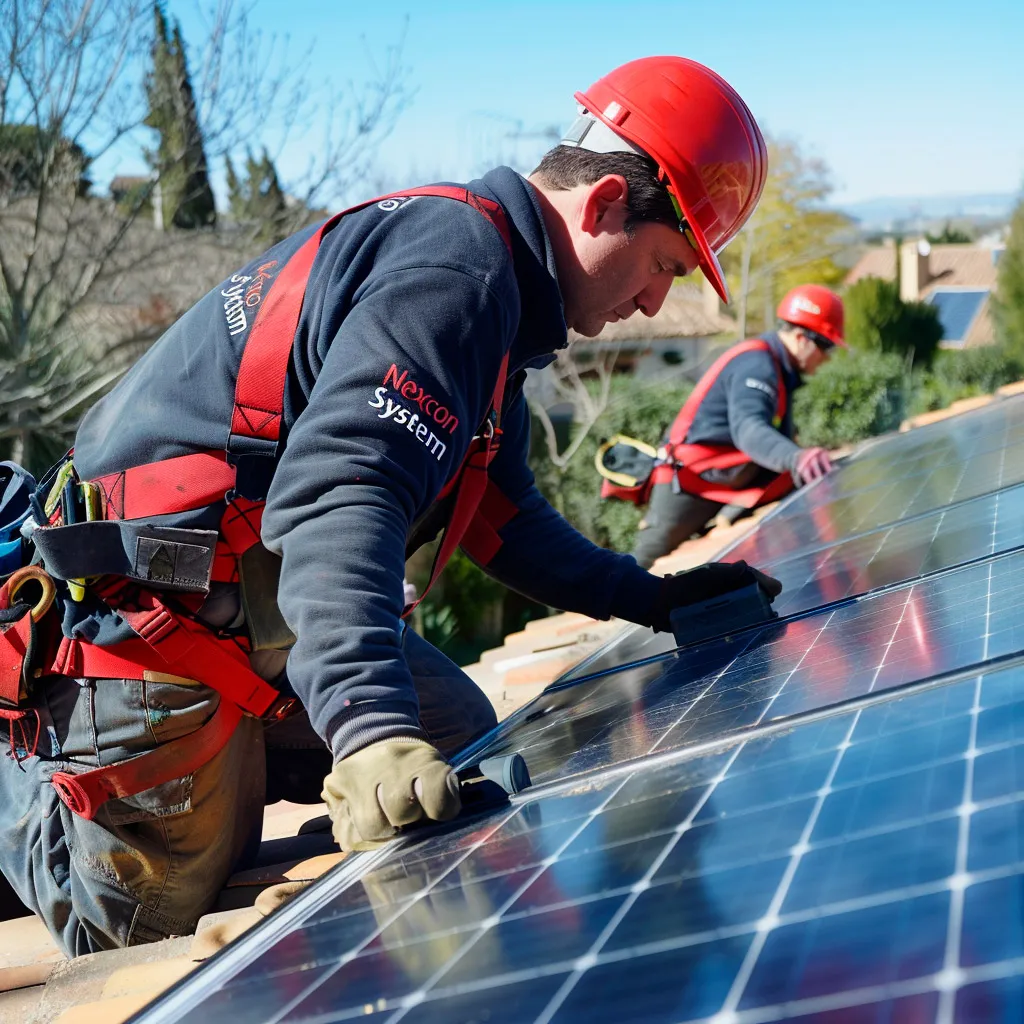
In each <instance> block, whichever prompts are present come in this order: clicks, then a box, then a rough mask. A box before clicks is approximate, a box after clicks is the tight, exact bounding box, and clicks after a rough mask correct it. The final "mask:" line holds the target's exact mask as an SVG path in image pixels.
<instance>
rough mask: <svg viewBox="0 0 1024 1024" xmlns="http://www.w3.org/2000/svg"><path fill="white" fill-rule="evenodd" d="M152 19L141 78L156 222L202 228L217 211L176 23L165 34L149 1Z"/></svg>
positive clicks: (161, 17)
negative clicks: (151, 134) (152, 141)
mask: <svg viewBox="0 0 1024 1024" xmlns="http://www.w3.org/2000/svg"><path fill="white" fill-rule="evenodd" d="M153 20H154V25H155V27H154V33H153V44H152V48H151V51H150V52H151V54H152V60H153V65H152V68H151V70H150V72H149V74H148V75H147V76H146V98H147V100H148V101H149V113H148V114H147V115H146V118H145V122H144V123H145V124H146V125H147V127H149V128H152V129H153V130H154V131H155V132H156V133H157V135H158V137H159V142H158V143H157V148H156V149H155V150H149V151H147V152H146V160H147V162H148V163H149V165H150V167H152V168H153V170H154V171H156V173H157V175H158V176H159V179H160V200H159V202H160V208H161V210H160V213H161V221H162V223H163V224H164V225H170V224H173V225H174V226H175V227H177V228H199V227H208V226H210V225H213V224H214V223H216V220H217V210H216V207H215V206H214V202H213V190H212V189H211V188H210V178H209V175H208V174H207V169H206V153H205V152H204V151H203V133H202V131H201V129H200V127H199V117H198V113H197V111H196V101H195V94H194V93H193V91H192V80H191V79H190V77H189V73H188V62H187V59H186V56H185V44H184V42H183V41H182V38H181V26H180V25H179V24H178V23H177V22H175V24H174V31H173V32H171V33H170V35H168V26H167V18H166V16H165V14H164V11H163V6H162V4H161V2H160V0H158V2H157V3H154V5H153Z"/></svg>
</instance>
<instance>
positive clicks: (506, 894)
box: [146, 666, 1024, 1024]
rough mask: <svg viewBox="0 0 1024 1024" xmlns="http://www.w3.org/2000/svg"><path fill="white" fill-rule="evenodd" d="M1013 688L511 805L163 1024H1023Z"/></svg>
mask: <svg viewBox="0 0 1024 1024" xmlns="http://www.w3.org/2000/svg"><path fill="white" fill-rule="evenodd" d="M1022 693H1024V669H1022V668H1021V667H1020V666H1015V667H1013V668H1011V669H1008V670H1005V671H1002V672H997V673H988V674H983V675H980V676H978V677H975V678H971V679H967V680H964V681H963V682H960V683H958V684H955V685H951V686H944V687H938V688H932V689H929V690H925V691H923V692H918V693H914V694H912V695H910V696H907V697H905V698H904V699H902V700H892V701H885V702H882V703H876V704H870V703H867V704H865V705H864V706H861V707H857V708H854V709H851V710H849V711H847V712H845V713H843V714H840V715H835V716H832V717H829V718H826V719H824V720H821V721H815V722H810V723H807V724H805V725H801V726H799V727H798V728H795V729H790V730H786V731H778V732H775V733H772V734H770V735H765V736H755V737H752V738H750V739H747V740H746V741H743V742H739V743H736V744H734V745H733V746H732V747H730V748H728V749H725V750H722V751H717V752H715V753H712V754H710V755H705V756H701V757H698V758H695V759H691V760H685V761H682V762H675V763H663V764H651V763H647V764H645V765H644V766H642V767H639V768H638V769H637V770H634V771H629V772H623V771H621V770H616V771H611V772H605V773H602V774H600V775H598V776H596V777H591V778H590V779H589V780H587V781H586V782H584V783H582V784H581V785H579V786H577V787H575V788H570V789H566V788H565V787H556V788H555V789H554V790H552V791H551V792H548V793H545V794H542V795H540V794H539V795H536V796H533V797H529V798H528V799H522V800H519V801H517V802H516V803H515V804H514V805H513V806H511V807H510V808H508V809H506V810H504V811H500V812H497V813H494V814H492V815H491V816H490V817H489V818H487V819H485V820H480V821H476V822H469V823H465V824H463V825H461V826H460V827H458V828H456V829H454V830H451V831H449V832H447V833H446V834H444V835H443V836H433V837H430V838H425V839H424V840H422V841H421V842H420V843H418V844H417V845H416V846H414V847H413V848H410V849H407V850H405V851H399V852H398V853H397V854H396V855H394V856H392V857H391V858H389V860H388V862H387V863H385V864H384V865H383V866H378V867H374V868H371V869H370V870H369V871H368V872H367V873H366V874H365V875H364V877H363V879H362V880H361V882H358V883H356V884H355V885H354V886H353V887H351V888H350V889H347V890H343V891H342V892H340V893H334V894H333V895H331V887H330V886H329V885H325V883H323V882H322V883H321V884H320V887H319V888H320V890H321V898H320V899H318V900H314V901H311V907H310V909H309V911H308V912H307V913H306V914H305V916H304V917H303V916H300V917H299V918H298V920H296V921H295V922H294V924H293V926H292V927H291V928H290V929H289V930H288V931H287V932H286V933H285V934H283V935H281V936H279V937H278V938H277V939H276V940H275V941H274V942H273V943H272V944H270V945H269V946H268V947H267V948H266V949H265V951H264V952H263V954H262V956H261V957H260V959H259V960H258V961H256V962H255V963H250V964H248V965H247V966H245V967H243V968H242V969H241V970H236V971H235V972H234V973H233V974H230V975H229V976H225V977H222V978H221V979H220V980H219V983H218V984H217V985H216V986H210V987H208V989H207V991H205V992H203V991H198V990H197V991H195V992H193V1005H192V1006H191V1007H190V1008H189V1009H188V1010H187V1011H186V1012H185V1013H184V1014H183V1015H180V1016H177V1017H176V1018H174V1019H182V1020H197V1021H198V1020H204V1021H209V1020H252V1019H260V1020H267V1021H296V1022H297V1021H310V1022H312V1021H324V1022H326V1021H341V1020H349V1019H354V1018H357V1017H366V1016H373V1017H374V1018H375V1019H381V1020H387V1021H393V1022H397V1021H399V1020H401V1021H407V1022H410V1024H423V1022H428V1021H429V1022H434V1021H438V1022H440V1021H444V1022H453V1021H484V1020H486V1021H489V1022H490V1021H521V1020H536V1021H543V1022H547V1021H554V1022H561V1021H581V1020H585V1021H605V1020H607V1021H622V1020H644V1021H663V1020H664V1021H691V1020H702V1021H716V1022H724V1021H735V1022H737V1024H743V1022H748V1021H749V1022H753V1021H766V1020H777V1019H780V1018H782V1017H785V1018H787V1019H789V1018H798V1019H813V1020H818V1019H820V1020H824V1019H826V1017H827V1015H828V1014H830V1013H832V1012H835V1011H838V1010H840V1009H843V1008H848V1007H850V1008H852V1007H859V1008H861V1011H862V1013H861V1014H860V1015H856V1016H853V1017H851V1018H850V1019H851V1020H882V1019H884V1020H899V1021H903V1020H915V1021H916V1020H929V1021H931V1020H936V1019H939V1020H952V1019H964V1020H969V1019H1006V1020H1010V1019H1015V1017H1014V1013H1015V1012H1016V1009H1019V1004H1018V1003H1014V1002H1013V999H1014V997H1015V995H1016V994H1017V993H1019V990H1020V989H1019V983H1018V982H1019V974H1020V972H1021V970H1022V966H1024V930H1022V928H1021V926H1020V917H1019V913H1017V912H1015V911H1014V910H1013V908H1015V907H1016V908H1019V907H1020V905H1021V901H1022V899H1024V839H1022V838H1021V837H1022V836H1024V831H1022V829H1021V827H1020V826H1021V823H1024V792H1022V791H1021V790H1022V788H1024V698H1022V696H1021V695H1022ZM1007 764H1012V765H1014V766H1017V765H1020V766H1021V767H1019V768H1016V770H1012V771H1009V772H1008V771H1007V770H1006V767H1005V766H1006V765H1007ZM353 888H354V889H356V890H357V891H358V894H359V899H358V900H355V899H353V897H352V896H351V895H350V894H351V892H352V889H353ZM325 893H326V895H324V894H325ZM1008 914H1009V919H1008V918H1007V915H1008ZM181 995H182V993H179V1003H180V1002H181V1000H180V996H181ZM978 1007H986V1008H987V1010H988V1015H987V1016H984V1017H983V1018H975V1017H971V1016H970V1013H971V1012H974V1010H976V1009H977V1008H978ZM179 1008H182V1007H179ZM271 1008H272V1010H271ZM1000 1008H1001V1013H1000ZM883 1011H884V1012H883ZM922 1014H923V1016H920V1015H922ZM813 1015H820V1016H813ZM146 1019H160V1018H159V1017H158V1016H156V1015H155V1012H154V1014H153V1015H151V1018H146ZM168 1019H171V1018H168ZM827 1019H835V1018H831V1017H829V1018H827ZM841 1019H845V1018H841Z"/></svg>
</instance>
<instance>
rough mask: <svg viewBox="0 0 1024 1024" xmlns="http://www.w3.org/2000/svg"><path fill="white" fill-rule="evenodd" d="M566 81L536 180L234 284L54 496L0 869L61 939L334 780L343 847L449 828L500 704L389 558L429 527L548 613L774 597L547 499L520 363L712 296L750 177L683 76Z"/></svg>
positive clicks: (336, 222)
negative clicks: (681, 287) (657, 572)
mask: <svg viewBox="0 0 1024 1024" xmlns="http://www.w3.org/2000/svg"><path fill="white" fill-rule="evenodd" d="M577 99H578V101H579V102H580V104H581V105H582V112H581V113H580V115H579V118H578V120H577V121H576V123H575V124H574V125H573V126H572V128H571V130H570V131H569V133H568V134H567V136H566V138H565V140H564V142H563V144H561V145H559V146H557V147H556V148H555V149H553V150H552V151H551V152H550V153H548V154H547V155H546V156H545V157H544V158H543V160H542V161H541V163H540V165H539V167H538V168H537V169H536V170H535V171H534V172H533V173H532V174H531V175H530V176H529V177H523V176H521V175H519V174H517V173H516V172H514V171H513V170H512V169H510V168H508V167H499V168H497V169H495V170H493V171H491V172H489V173H488V174H485V175H484V176H483V177H482V178H480V179H478V180H475V181H472V182H470V183H468V184H467V185H460V186H426V187H423V188H413V189H407V190H405V191H403V192H400V193H396V194H393V195H390V196H384V197H379V198H377V199H373V200H369V201H367V202H364V203H362V204H360V205H359V206H358V207H355V208H353V209H351V210H348V211H345V212H344V213H343V214H338V215H336V216H334V217H332V218H331V219H330V220H328V221H326V222H325V223H323V224H319V225H315V226H313V227H310V228H307V229H305V230H303V231H301V232H299V233H298V234H296V235H294V236H292V237H291V238H288V239H286V240H284V241H283V242H281V243H279V244H277V245H275V246H274V247H273V248H272V249H270V250H269V251H267V252H266V253H264V254H262V255H261V256H259V257H258V258H256V259H254V260H252V261H251V262H249V263H247V264H246V265H244V266H242V267H240V268H239V269H238V271H237V272H236V273H234V274H232V275H231V276H230V277H229V278H228V279H227V280H225V281H222V282H220V283H219V284H218V285H216V287H214V288H213V290H212V291H211V292H210V293H209V294H208V295H207V296H206V297H205V298H203V299H201V300H200V301H199V302H198V303H196V305H195V306H193V307H192V309H191V310H189V311H188V313H186V314H185V315H184V316H183V317H182V318H181V320H179V321H178V323H176V324H174V325H173V326H172V327H170V329H169V330H168V331H167V332H166V333H165V334H164V335H163V337H162V338H161V339H160V340H159V341H158V342H157V343H156V344H155V345H154V346H153V347H152V348H151V349H150V350H149V351H148V352H147V353H146V355H144V356H143V357H142V359H141V360H140V361H139V362H138V363H137V364H136V365H135V367H134V368H133V369H132V370H131V372H130V373H129V374H128V375H127V376H126V377H125V378H124V379H123V380H122V381H121V382H120V383H119V384H118V385H117V387H115V388H114V389H113V391H112V392H111V393H110V394H108V395H106V396H105V397H104V398H102V399H101V400H100V401H99V402H98V404H97V405H96V406H95V407H94V408H93V409H92V410H91V411H90V412H89V413H88V414H87V415H86V417H85V419H84V421H83V423H82V425H81V427H80V429H79V431H78V435H77V438H76V442H75V448H74V452H73V458H70V457H69V459H67V460H66V461H64V462H63V463H62V464H61V465H59V466H58V467H55V469H54V471H53V472H52V473H51V474H50V475H48V476H47V477H46V478H45V479H44V481H43V482H42V484H41V485H40V487H39V490H38V492H37V494H36V495H35V497H34V500H33V503H32V508H31V518H30V519H28V520H27V521H26V525H25V526H24V527H23V528H22V531H23V533H25V534H26V535H28V536H30V538H31V542H32V544H33V545H34V547H35V555H36V557H35V559H34V562H33V564H32V565H28V566H26V567H25V568H24V570H23V571H22V570H19V572H22V573H23V574H22V575H21V576H17V574H15V577H16V578H15V577H12V578H11V580H9V581H8V583H6V584H4V586H3V588H0V610H2V611H3V613H4V616H5V617H4V619H3V625H4V631H0V647H2V650H0V653H3V654H4V656H5V657H4V659H3V660H4V664H6V665H7V666H8V672H7V676H8V677H9V678H8V682H9V683H10V684H11V685H10V686H7V687H6V689H5V690H4V692H3V694H0V697H2V698H3V701H4V703H3V707H2V708H0V710H2V711H3V718H2V719H0V727H6V728H7V729H8V732H9V736H8V737H7V738H9V741H10V750H11V754H12V756H11V757H10V758H0V828H2V831H3V835H4V842H3V844H0V868H2V870H3V875H4V876H5V877H6V878H7V879H8V880H9V882H10V883H11V884H12V886H13V887H14V889H15V891H16V892H17V894H18V896H19V897H20V898H21V899H22V900H23V901H24V902H25V903H26V904H27V905H28V906H30V907H32V908H33V909H34V910H36V911H37V912H38V913H39V914H40V915H41V916H42V917H43V919H44V920H45V921H46V923H47V925H48V926H49V927H50V929H51V931H52V932H53V934H54V936H55V938H56V939H57V941H58V942H59V943H60V944H61V946H62V948H63V949H64V950H65V951H66V952H67V953H68V954H69V955H72V956H74V955H77V954H80V953H86V952H91V951H93V950H96V949H102V948H106V947H110V946H120V945H132V944H136V943H139V942H146V941H151V940H154V939H158V938H162V937H163V936H166V935H169V934H183V933H186V932H187V931H188V930H189V929H191V928H193V927H194V926H195V923H196V920H197V919H198V917H199V916H200V915H201V914H203V913H205V912H206V911H208V910H209V909H210V908H211V906H212V905H213V904H214V901H215V900H216V898H217V894H218V891H219V890H220V888H221V887H222V886H223V884H224V882H225V880H226V879H227V877H228V875H229V874H230V873H231V872H232V871H234V870H238V869H239V868H240V867H242V866H246V865H247V864H250V863H251V862H252V856H253V853H254V844H253V838H254V837H255V839H256V842H257V844H258V838H259V834H260V825H261V821H262V814H263V806H264V803H265V802H266V801H273V800H277V799H281V798H287V799H293V800H299V801H309V800H316V799H318V798H319V796H320V793H321V787H322V792H323V798H324V799H325V800H326V803H327V806H328V809H329V811H330V815H331V818H332V821H333V831H334V835H335V837H336V839H337V841H338V842H339V843H340V844H341V846H342V847H343V848H344V849H346V850H351V849H364V848H367V847H371V846H373V845H375V844H378V843H380V842H382V841H385V840H387V839H389V838H390V837H392V836H394V835H395V834H396V830H397V829H399V828H401V827H404V826H411V825H415V824H417V823H421V822H424V821H439V820H447V819H450V818H451V817H453V816H454V815H455V814H457V813H458V812H459V809H460V792H459V787H458V783H457V780H456V779H455V777H454V775H453V772H452V769H451V766H450V762H449V759H450V758H451V757H452V756H453V755H454V754H456V753H457V752H458V751H459V750H460V749H462V748H464V747H465V746H466V744H468V743H469V742H471V741H473V740H474V739H476V738H477V737H479V736H480V735H481V734H483V733H486V732H487V731H488V730H489V729H491V728H492V727H493V726H494V725H495V715H494V711H493V709H492V707H491V704H490V702H489V701H488V699H487V698H486V697H485V696H484V694H483V693H482V692H481V691H480V690H479V689H478V688H477V687H476V686H475V684H474V683H473V682H472V681H471V680H470V679H469V677H468V676H467V675H466V674H465V673H464V672H462V671H461V669H459V668H458V667H457V666H456V665H454V664H453V663H452V662H451V661H450V660H448V659H447V658H446V657H445V656H444V655H443V654H441V653H440V652H439V651H437V650H436V649H434V648H433V647H432V646H431V645H430V644H428V643H427V642H426V641H425V640H423V639H422V638H421V637H418V636H416V634H415V633H413V631H412V630H411V629H410V628H408V627H407V626H406V616H407V615H408V614H409V612H410V610H411V608H410V607H409V606H408V605H407V603H406V598H405V595H404V587H403V573H404V568H405V562H406V558H407V557H408V555H409V554H411V553H412V552H413V551H415V550H416V549H417V548H418V547H420V546H421V545H423V544H424V543H426V542H428V541H431V540H433V539H434V538H435V537H437V535H438V533H439V531H441V540H440V543H439V549H438V555H437V565H438V567H440V566H442V565H443V564H444V562H445V560H446V559H447V558H448V557H449V556H450V555H451V554H452V552H453V551H454V550H455V548H456V547H457V546H461V548H462V549H463V550H465V551H466V552H468V553H469V555H470V556H471V557H472V558H474V559H475V560H476V561H477V562H478V563H479V564H480V565H481V566H483V567H484V568H485V569H486V571H487V572H488V573H490V574H491V575H492V576H494V577H495V578H497V579H498V580H500V581H502V582H504V583H506V584H508V585H509V586H511V587H514V588H515V589H516V590H518V591H519V592H521V593H523V594H526V595H529V596H530V597H532V598H534V599H536V600H537V601H541V602H543V603H546V604H549V605H552V606H554V607H557V608H563V609H571V610H575V611H579V612H582V613H585V614H587V615H591V616H594V617H596V618H599V619H606V618H608V617H610V616H613V615H614V616H620V617H622V618H625V619H630V620H632V621H634V622H637V623H641V624H644V625H647V626H651V627H653V628H655V629H659V630H667V629H669V628H670V625H669V614H670V612H671V611H672V610H673V609H674V608H677V607H680V606H685V605H687V604H690V603H693V602H697V601H702V600H705V599H707V598H710V597H714V596H718V595H720V594H723V593H728V592H730V591H731V590H733V589H736V588H738V587H743V586H746V585H748V584H750V583H751V582H752V581H754V580H759V581H760V582H761V583H762V585H763V586H765V587H766V588H767V590H768V591H769V592H770V593H771V594H775V593H777V592H778V590H779V584H778V583H777V581H774V580H771V579H770V578H769V577H765V576H763V575H761V574H758V573H757V572H756V570H753V569H751V568H749V567H747V566H746V565H745V564H744V563H742V562H738V563H734V564H724V563H722V564H718V563H713V564H711V565H708V566H704V567H702V568H701V569H700V570H699V571H697V572H696V573H695V574H694V575H689V576H686V575H683V576H677V577H672V578H669V579H661V578H658V577H656V576H653V575H651V574H650V573H648V572H647V571H645V570H644V569H641V568H640V567H639V566H637V564H636V563H635V561H634V560H633V559H632V558H631V557H629V556H628V555H623V554H617V553H615V552H611V551H607V550H604V549H602V548H600V547H597V546H596V545H594V544H592V543H591V542H590V541H588V540H587V539H586V538H584V537H583V536H582V535H580V534H579V533H578V532H577V531H576V530H574V529H573V528H572V527H571V526H570V525H569V524H568V523H567V522H566V521H565V520H564V519H563V518H562V517H561V516H559V515H558V514H557V513H556V512H555V510H554V509H553V508H552V507H551V506H550V505H549V504H548V503H547V502H546V501H545V500H544V499H543V498H542V496H541V495H540V493H539V492H538V490H537V488H536V486H535V485H534V481H533V476H532V474H531V473H530V470H529V469H528V467H527V450H528V439H529V437H528V435H529V414H528V410H527V406H526V403H525V400H524V398H523V393H522V384H523V379H524V376H525V371H526V369H527V368H528V367H532V366H541V365H545V364H546V363H548V362H550V361H551V360H552V359H553V358H554V352H555V351H556V350H557V349H559V348H561V347H563V346H564V345H565V344H566V335H567V327H571V328H573V329H575V330H576V331H577V332H579V333H580V334H584V335H595V334H597V333H598V332H599V331H600V330H601V328H602V327H603V326H604V325H605V324H606V323H608V322H609V321H615V320H619V319H624V318H626V317H629V316H633V315H634V314H636V313H640V314H642V315H644V316H653V315H654V314H655V313H657V311H658V310H659V308H660V307H661V305H662V303H663V301H664V299H665V296H666V294H667V292H668V290H669V287H670V286H671V284H672V281H673V280H674V278H676V277H679V276H681V275H685V274H689V273H691V272H692V271H693V270H694V269H696V268H697V267H698V266H699V267H701V268H702V269H703V271H704V273H705V274H706V275H707V276H708V278H709V279H710V280H711V281H712V282H713V283H714V285H715V287H716V288H717V289H718V291H719V293H720V294H721V295H722V296H723V297H725V294H726V289H725V282H724V279H723V277H722V272H721V268H720V267H719V264H718V258H717V253H718V251H719V250H720V249H721V247H722V246H724V245H725V244H726V243H727V242H728V241H729V239H730V238H731V237H732V236H733V235H735V234H736V232H737V231H738V230H739V229H740V227H741V226H742V224H743V223H744V221H745V220H746V219H747V217H748V216H749V215H750V213H751V211H752V210H753V209H754V206H755V205H756V203H757V201H758V197H759V196H760V193H761V189H762V186H763V185H764V180H765V173H766V156H765V145H764V140H763V138H762V136H761V133H760V131H759V130H758V127H757V125H756V124H755V122H754V119H753V118H752V117H751V114H750V111H749V110H748V109H747V107H746V105H745V104H744V102H743V101H742V100H741V99H740V97H739V96H738V95H737V94H736V92H735V90H733V89H732V88H731V87H730V86H729V85H728V83H726V82H725V81H724V80H723V79H722V78H720V77H719V76H718V75H716V74H715V73H714V72H712V71H710V70H708V69H707V68H705V67H703V66H702V65H700V64H696V63H694V62H693V61H689V60H684V59H683V58H680V57H654V58H648V59H646V60H639V61H634V62H632V63H630V64H627V65H625V66H623V67H621V68H618V69H617V70H615V71H613V72H611V73H610V74H609V75H607V76H606V77H605V78H602V79H600V80H599V81H598V82H596V83H595V84H594V85H593V86H592V87H591V88H590V89H588V90H587V91H586V92H583V93H579V94H577ZM435 575H436V573H435ZM53 588H55V589H53ZM29 613H31V616H30V619H29V618H26V616H28V615H29ZM30 621H31V622H34V630H35V633H34V635H35V636H37V637H39V638H40V641H39V642H38V643H34V644H32V643H29V641H28V639H26V637H28V636H29V634H28V633H27V632H26V630H27V629H28V625H27V623H29V622H30ZM4 638H7V639H6V640H4ZM43 638H45V642H44V640H43ZM15 640H17V641H18V642H19V643H20V645H21V646H20V647H18V646H17V645H16V644H14V641H15ZM5 644H6V646H4V645H5ZM29 649H31V656H30V655H29V654H28V653H26V652H27V651H29ZM19 651H20V653H19ZM18 680H22V681H25V682H24V685H23V686H22V685H20V684H19V682H18ZM58 799H59V801H60V802H61V803H62V805H63V806H60V807H59V811H60V813H58V812H57V810H56V809H55V808H57V805H58Z"/></svg>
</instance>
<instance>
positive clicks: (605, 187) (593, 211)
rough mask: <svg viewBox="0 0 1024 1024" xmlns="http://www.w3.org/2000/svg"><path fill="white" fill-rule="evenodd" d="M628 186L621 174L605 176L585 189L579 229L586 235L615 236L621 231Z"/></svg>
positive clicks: (625, 215) (623, 222)
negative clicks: (605, 234)
mask: <svg viewBox="0 0 1024 1024" xmlns="http://www.w3.org/2000/svg"><path fill="white" fill-rule="evenodd" d="M628 198H629V185H627V184H626V179H625V178H624V177H623V176H622V175H621V174H606V175H605V176H604V177H603V178H601V179H599V180H598V181H595V182H594V184H593V185H590V186H589V187H588V188H587V191H586V194H585V195H584V198H583V206H582V208H581V210H580V228H581V229H582V230H583V231H584V232H586V233H587V234H588V235H598V234H601V233H602V232H609V233H611V234H615V233H616V232H619V231H621V230H622V229H623V227H624V226H625V223H626V217H627V216H628V211H627V209H626V200H627V199H628Z"/></svg>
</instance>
